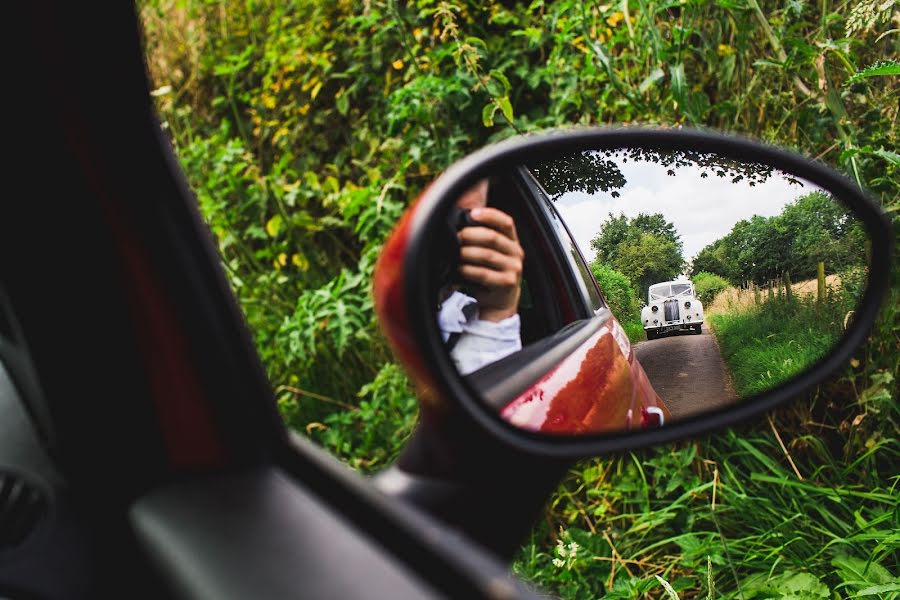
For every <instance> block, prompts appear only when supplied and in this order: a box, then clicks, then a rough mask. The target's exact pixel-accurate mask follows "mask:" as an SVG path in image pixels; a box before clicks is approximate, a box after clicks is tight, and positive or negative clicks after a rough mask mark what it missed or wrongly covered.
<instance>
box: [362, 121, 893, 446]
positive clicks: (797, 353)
mask: <svg viewBox="0 0 900 600" xmlns="http://www.w3.org/2000/svg"><path fill="white" fill-rule="evenodd" d="M472 207H475V208H476V210H475V211H473V212H472V213H471V216H472V217H473V220H474V221H475V222H474V223H472V222H467V223H464V224H463V226H462V227H460V225H459V223H460V220H459V218H458V217H457V218H455V219H450V217H451V212H453V211H458V210H460V209H466V208H472ZM481 207H486V208H487V209H491V210H493V211H494V212H485V211H484V210H482V211H481V213H480V214H481V215H482V216H483V219H482V221H480V222H479V218H478V214H479V212H478V210H477V209H478V208H481ZM498 213H499V214H502V215H505V216H506V217H507V218H508V219H509V221H508V222H507V221H503V220H502V219H500V218H499V217H497V214H498ZM491 215H493V216H491ZM451 221H453V222H454V223H457V225H453V226H451V225H450V224H449V223H450V222H451ZM509 223H512V224H513V228H514V229H513V230H512V233H511V230H510V229H509ZM511 242H514V243H511ZM890 245H891V233H890V226H889V224H888V221H887V220H886V218H885V217H884V215H883V214H882V212H881V210H880V208H879V207H878V206H877V205H876V204H875V203H874V202H872V201H871V200H869V199H868V198H867V197H866V196H865V194H864V193H863V192H861V191H860V190H859V189H858V188H857V187H855V186H854V185H853V184H852V183H851V182H850V181H848V180H847V179H845V178H844V177H843V176H841V175H839V174H838V173H836V172H835V171H833V170H832V169H830V168H827V167H825V166H823V165H821V164H819V163H816V162H813V161H810V160H807V159H805V158H802V157H800V156H797V155H795V154H791V153H788V152H785V151H782V150H778V149H775V148H772V147H769V146H764V145H762V144H759V143H756V142H752V141H747V140H743V139H738V138H734V137H725V136H722V135H714V134H710V133H705V132H695V131H684V130H679V131H671V130H650V129H640V128H627V129H588V130H578V131H567V132H561V133H560V132H557V133H550V134H541V135H534V136H527V137H520V138H516V139H512V140H508V141H506V142H503V143H501V144H498V145H495V146H492V147H489V148H486V149H484V150H481V151H479V152H477V153H475V154H472V155H470V156H468V157H466V158H465V159H463V160H462V161H460V162H458V163H456V164H455V165H453V166H452V167H451V168H450V169H448V170H447V171H446V172H445V173H444V174H443V175H442V176H441V177H440V178H439V179H438V180H437V181H436V182H434V183H433V184H432V185H431V186H430V187H429V188H428V189H427V190H426V191H425V192H424V193H423V195H422V196H421V197H420V199H419V200H418V201H417V203H416V204H415V205H414V206H413V207H412V208H411V209H410V210H409V211H408V213H407V215H405V217H404V218H403V219H402V221H401V222H400V224H399V225H398V227H397V229H396V230H395V232H394V233H393V235H392V237H391V238H390V239H389V241H388V243H387V244H386V246H385V248H384V251H383V254H382V257H381V259H380V261H379V264H378V267H377V270H376V276H375V302H376V309H377V311H378V314H379V317H380V319H381V323H382V325H383V328H384V331H385V333H386V335H387V337H388V339H389V340H390V342H391V344H392V345H393V347H394V349H395V351H396V353H397V355H398V357H399V358H400V359H401V360H402V361H403V362H404V363H405V364H406V365H407V367H408V368H409V369H410V371H411V373H412V374H413V377H414V378H415V379H416V380H417V382H418V384H419V385H420V387H421V388H422V389H427V390H429V391H428V392H427V393H423V395H422V397H423V404H422V411H423V415H424V418H426V419H427V418H429V415H430V414H439V413H448V412H452V413H454V414H458V415H459V414H461V415H463V417H461V418H464V419H467V420H469V421H471V422H472V423H473V424H475V425H476V426H477V428H479V429H480V430H483V431H484V432H486V433H487V434H488V435H490V436H493V437H494V438H496V439H497V440H499V441H501V442H502V443H503V444H505V445H506V446H509V447H511V448H514V449H516V450H518V451H522V452H527V453H529V454H532V455H538V456H545V457H557V458H578V457H584V456H589V455H596V454H600V453H606V452H615V451H622V450H626V449H633V448H637V447H641V446H647V445H650V444H655V443H661V442H667V441H671V440H675V439H679V438H684V437H688V436H695V435H698V434H701V433H704V432H707V431H711V430H713V429H718V428H721V427H725V426H729V425H733V424H735V423H738V422H741V421H746V420H748V419H751V418H753V417H755V416H758V415H761V414H762V413H764V412H765V411H768V410H770V409H772V408H773V407H775V406H777V405H779V404H781V403H783V402H785V401H786V400H788V399H790V398H793V397H796V396H797V395H799V394H800V393H802V392H804V391H805V390H807V389H809V388H810V387H811V386H813V385H815V384H817V383H819V382H821V381H822V380H823V379H824V378H825V377H826V376H827V375H828V374H829V373H830V372H831V371H832V370H834V369H835V368H837V367H838V366H839V365H841V364H842V363H843V362H844V361H846V360H847V359H848V358H849V356H850V354H851V352H852V351H853V350H854V349H855V348H857V347H858V346H859V345H860V344H861V343H862V342H863V341H864V339H865V337H866V335H867V332H868V330H869V328H870V326H871V325H872V322H873V320H874V317H875V314H876V311H877V309H878V305H879V302H880V301H881V299H882V297H883V295H884V293H885V291H886V290H887V286H888V278H889V273H890V264H889V261H890V256H891V252H890ZM516 247H519V248H521V249H522V251H523V254H524V257H519V258H520V259H521V260H520V261H519V262H518V263H517V262H516V260H515V255H516V252H517V250H516ZM510 257H512V259H510ZM507 259H510V260H511V262H509V261H508V260H507ZM688 261H690V263H689V264H690V265H691V271H690V273H684V272H683V270H684V268H685V265H686V264H688ZM519 267H521V268H520V270H519V272H518V273H517V269H519ZM510 273H513V276H510V275H509V274H510ZM517 274H518V275H520V278H517V277H515V275H517ZM685 275H689V276H690V278H687V277H685ZM510 277H512V278H510ZM497 286H499V287H501V288H504V290H505V291H502V290H501V292H497V291H496V290H497V289H498V288H497ZM504 286H505V287H504ZM510 286H513V287H516V288H517V291H516V292H515V293H512V294H510V293H509V289H510ZM648 292H649V297H650V298H651V302H650V303H649V304H647V303H646V302H645V301H646V299H647V298H648ZM694 293H696V294H698V295H699V296H700V297H702V298H703V300H702V301H701V300H700V299H699V298H698V297H697V296H695V295H694ZM510 298H512V301H513V302H514V304H513V306H512V311H511V313H510V312H509V311H507V312H504V310H505V309H506V308H509V306H507V305H508V304H509V303H510V301H511V300H510ZM504 303H505V304H504ZM495 313H496V314H495ZM486 315H488V316H490V318H487V317H486ZM493 316H497V317H498V318H496V319H495V318H493ZM488 321H489V322H488ZM454 334H456V335H454ZM513 338H515V339H513Z"/></svg>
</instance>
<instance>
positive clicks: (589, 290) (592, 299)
mask: <svg viewBox="0 0 900 600" xmlns="http://www.w3.org/2000/svg"><path fill="white" fill-rule="evenodd" d="M529 176H530V177H531V180H532V181H533V182H534V183H535V186H536V187H537V188H538V189H539V190H540V192H541V195H542V200H543V202H544V205H545V206H546V207H547V211H546V213H547V217H548V218H549V220H550V221H551V223H552V224H553V228H554V233H556V237H557V240H558V241H559V243H560V246H561V247H562V249H563V252H564V254H565V255H566V258H567V259H568V260H569V263H570V264H571V266H572V267H573V269H572V270H573V271H574V272H576V273H578V277H576V279H577V283H578V287H579V288H580V291H581V293H582V296H583V298H584V299H585V300H586V302H587V305H588V307H589V308H590V310H591V312H597V311H598V310H600V309H601V308H604V307H605V306H606V303H605V302H604V301H603V296H601V295H600V289H599V288H598V287H597V281H596V279H595V278H594V275H593V274H592V273H591V270H590V268H588V265H587V263H586V262H585V260H584V257H583V256H582V255H581V251H580V250H579V249H578V245H577V244H576V243H575V240H574V239H573V238H572V234H571V233H570V232H569V229H568V228H567V227H566V224H565V222H564V221H563V220H562V219H561V218H560V216H559V213H558V212H557V211H556V208H554V206H553V204H552V202H550V197H549V196H548V195H547V193H546V191H545V190H544V189H543V187H542V186H541V184H540V182H539V181H538V180H537V179H535V178H534V175H531V174H530V173H529Z"/></svg>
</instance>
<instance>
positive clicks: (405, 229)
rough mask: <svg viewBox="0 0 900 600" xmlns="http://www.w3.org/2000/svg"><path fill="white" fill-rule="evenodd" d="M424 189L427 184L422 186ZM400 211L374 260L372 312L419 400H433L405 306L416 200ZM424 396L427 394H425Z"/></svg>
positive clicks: (425, 369) (426, 372) (426, 370)
mask: <svg viewBox="0 0 900 600" xmlns="http://www.w3.org/2000/svg"><path fill="white" fill-rule="evenodd" d="M425 191H427V188H426V190H425ZM424 195H425V192H422V194H421V195H420V196H419V199H417V200H416V201H415V202H414V203H413V205H412V206H411V207H410V208H409V209H408V210H407V211H406V212H405V213H404V214H403V216H402V217H401V218H400V221H399V222H398V223H397V225H396V226H395V227H394V231H393V232H391V235H390V236H389V237H388V239H387V241H386V242H385V244H384V247H383V248H382V250H381V254H380V255H379V257H378V262H377V263H375V276H374V279H373V282H372V295H373V297H374V300H375V313H376V314H377V315H378V322H379V324H380V325H381V329H382V331H383V332H384V334H385V337H387V339H388V342H389V343H390V345H391V348H393V350H394V353H395V354H396V355H397V358H398V359H400V362H401V363H402V364H403V366H404V367H406V369H408V371H409V374H410V376H411V377H412V379H413V381H414V382H415V383H416V384H417V388H418V391H419V394H418V395H419V400H420V402H421V401H428V402H429V403H431V404H433V403H434V402H435V401H436V398H434V397H433V394H431V393H427V394H426V393H424V392H425V390H429V389H431V388H433V385H432V382H431V379H430V377H429V374H428V369H427V368H426V367H425V364H424V363H423V362H422V353H421V352H420V351H419V348H418V342H417V341H416V340H415V339H414V337H413V331H412V325H411V323H410V321H409V311H408V310H407V306H406V290H405V287H404V286H405V282H406V278H405V275H404V271H403V266H404V260H405V258H406V251H407V246H408V245H409V233H410V225H411V223H412V220H413V216H414V215H415V213H416V209H417V208H418V206H419V200H420V199H421V198H422V197H423V196H424ZM426 396H427V398H426Z"/></svg>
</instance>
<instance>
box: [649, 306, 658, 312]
mask: <svg viewBox="0 0 900 600" xmlns="http://www.w3.org/2000/svg"><path fill="white" fill-rule="evenodd" d="M650 310H652V311H653V312H656V311H658V310H659V307H658V306H654V307H652V308H650Z"/></svg>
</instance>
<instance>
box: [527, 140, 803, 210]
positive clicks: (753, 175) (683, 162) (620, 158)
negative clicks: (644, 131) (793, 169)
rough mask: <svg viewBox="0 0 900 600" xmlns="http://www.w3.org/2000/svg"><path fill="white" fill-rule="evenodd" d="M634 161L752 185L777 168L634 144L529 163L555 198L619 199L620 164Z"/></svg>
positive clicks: (793, 180) (622, 179)
mask: <svg viewBox="0 0 900 600" xmlns="http://www.w3.org/2000/svg"><path fill="white" fill-rule="evenodd" d="M628 161H632V162H652V163H656V164H658V165H661V166H664V167H667V172H668V174H669V175H670V176H672V177H674V176H675V175H676V172H677V170H678V169H681V168H684V167H699V168H700V169H701V173H700V176H701V177H703V178H706V177H709V175H710V174H712V175H714V176H716V177H721V178H728V179H731V180H732V182H734V183H738V182H740V181H747V182H748V183H749V185H750V186H751V187H753V186H755V185H757V184H759V183H763V182H765V181H766V180H767V179H768V178H769V177H771V176H772V174H773V173H775V172H776V170H775V169H773V168H772V167H770V166H768V165H764V164H760V163H753V162H749V161H745V160H736V159H732V158H728V157H725V156H721V155H719V154H710V153H703V152H695V151H689V150H659V149H656V148H643V147H630V148H616V149H612V150H581V151H578V152H574V153H572V154H568V155H563V156H560V157H559V158H553V159H550V160H543V161H539V162H535V163H533V164H531V165H529V169H530V170H531V172H532V173H534V176H535V177H536V178H537V180H538V181H540V182H541V185H542V186H544V189H545V190H546V191H547V193H548V194H549V195H550V198H552V199H553V200H556V199H558V198H559V197H561V196H562V195H563V194H565V193H567V192H584V193H585V194H595V193H597V192H600V191H602V192H610V194H611V195H612V196H613V197H614V198H615V197H618V196H619V192H618V191H616V190H618V189H620V188H623V187H625V185H626V184H627V183H628V182H627V181H626V179H625V176H624V175H623V174H622V171H621V169H620V168H619V165H620V164H624V163H627V162H628ZM781 175H782V177H784V179H785V180H787V181H789V182H791V183H793V184H796V185H802V183H800V181H799V180H797V179H796V178H794V177H792V176H790V175H787V174H785V173H781Z"/></svg>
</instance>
